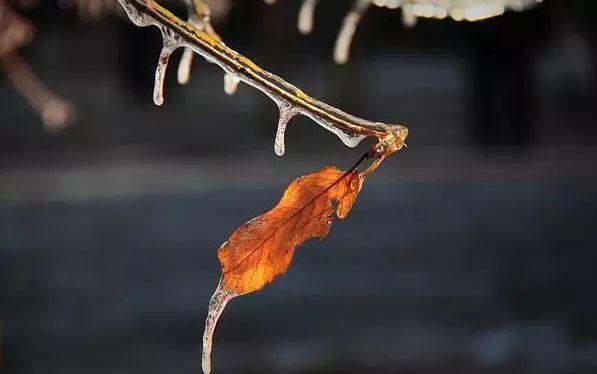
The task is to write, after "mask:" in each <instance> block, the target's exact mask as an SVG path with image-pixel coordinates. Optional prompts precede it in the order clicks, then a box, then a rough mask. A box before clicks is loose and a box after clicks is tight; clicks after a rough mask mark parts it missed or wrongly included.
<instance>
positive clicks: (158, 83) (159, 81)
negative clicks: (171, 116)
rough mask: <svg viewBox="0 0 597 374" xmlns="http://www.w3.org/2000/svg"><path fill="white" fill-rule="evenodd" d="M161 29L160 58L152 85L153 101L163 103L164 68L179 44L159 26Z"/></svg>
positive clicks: (157, 103) (158, 103) (156, 103)
mask: <svg viewBox="0 0 597 374" xmlns="http://www.w3.org/2000/svg"><path fill="white" fill-rule="evenodd" d="M160 30H161V31H162V38H163V46H162V51H161V52H160V58H159V59H158V64H157V66H156V68H155V81H154V85H153V103H154V104H155V105H162V104H163V103H164V80H165V79H166V69H167V68H168V61H169V60H170V55H171V54H172V52H174V51H175V50H176V48H178V47H179V46H180V44H179V43H178V42H177V41H176V40H175V39H174V38H173V37H171V36H170V35H169V33H168V31H166V30H164V29H163V28H160Z"/></svg>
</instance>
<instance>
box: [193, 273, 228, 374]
mask: <svg viewBox="0 0 597 374" xmlns="http://www.w3.org/2000/svg"><path fill="white" fill-rule="evenodd" d="M236 296H237V294H236V293H234V292H231V291H228V290H225V289H223V288H222V282H221V280H220V283H219V284H218V287H217V288H216V291H215V292H214V294H213V295H212V297H211V299H210V300H209V307H208V311H207V318H206V319H205V330H204V331H203V351H202V353H201V369H202V370H203V373H204V374H209V373H211V349H212V345H213V336H214V331H215V329H216V325H217V323H218V319H219V318H220V316H221V315H222V312H223V311H224V308H226V305H227V304H228V302H229V301H230V300H232V299H233V298H234V297H236Z"/></svg>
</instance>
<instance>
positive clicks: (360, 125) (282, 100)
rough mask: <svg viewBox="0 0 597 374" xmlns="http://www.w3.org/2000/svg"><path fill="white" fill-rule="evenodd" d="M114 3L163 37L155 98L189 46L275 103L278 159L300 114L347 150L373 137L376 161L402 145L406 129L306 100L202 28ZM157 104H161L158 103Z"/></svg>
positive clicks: (132, 0)
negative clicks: (175, 58)
mask: <svg viewBox="0 0 597 374" xmlns="http://www.w3.org/2000/svg"><path fill="white" fill-rule="evenodd" d="M118 1H119V2H120V4H121V5H122V6H123V8H124V9H125V11H126V13H127V14H128V16H129V18H130V19H131V21H132V22H133V23H134V24H135V25H137V26H140V27H144V26H156V27H158V29H160V31H161V33H162V36H163V38H164V47H163V49H162V53H161V54H160V60H159V62H158V69H157V71H156V87H158V90H157V91H159V92H158V95H157V96H158V99H159V98H161V96H160V95H159V94H160V93H161V89H160V87H161V85H162V81H163V76H164V71H165V67H166V65H167V61H168V57H169V56H170V54H171V53H172V52H173V51H174V50H176V49H177V48H190V49H192V50H193V51H194V52H196V53H198V54H199V55H201V56H203V57H204V58H205V59H206V60H208V61H210V62H213V63H215V64H217V65H219V66H220V67H221V68H222V69H223V70H224V71H225V72H226V74H230V75H232V76H233V77H236V79H238V80H240V81H242V82H244V83H246V84H248V85H250V86H253V87H255V88H257V89H258V90H260V91H262V92H263V93H265V94H266V95H267V96H268V97H270V98H271V99H272V100H273V101H274V102H275V103H276V104H277V105H278V107H279V109H280V121H279V125H278V133H277V136H276V146H275V149H276V153H277V154H278V155H281V154H283V153H284V146H283V137H284V129H285V127H286V124H287V122H288V121H289V120H290V119H291V118H292V117H293V116H295V115H299V114H300V115H304V116H307V117H309V118H311V119H312V120H314V121H315V122H316V123H318V124H320V125H321V126H323V127H324V128H326V129H328V130H329V131H331V132H333V133H335V134H336V135H337V136H338V137H340V139H341V140H342V141H343V142H344V144H346V145H347V146H349V147H355V146H356V145H357V144H358V143H359V142H360V141H361V140H362V139H364V138H366V137H375V138H377V143H376V144H375V145H374V146H373V147H372V153H373V154H374V155H376V156H377V157H378V158H379V159H383V158H385V157H387V156H388V155H389V154H391V153H394V152H395V151H397V150H399V149H402V148H403V147H404V142H405V139H406V137H407V135H408V130H407V128H406V127H404V126H402V125H395V124H387V123H382V122H373V121H368V120H365V119H362V118H358V117H355V116H353V115H350V114H348V113H345V112H343V111H342V110H340V109H338V108H335V107H333V106H331V105H328V104H326V103H324V102H321V101H319V100H316V99H314V98H312V97H310V96H308V95H307V94H305V93H304V92H303V91H301V90H300V89H299V88H297V87H295V86H293V85H292V84H290V83H288V82H286V81H284V80H283V79H282V78H280V77H278V76H276V75H274V74H271V73H269V72H267V71H266V70H264V69H262V68H260V67H259V66H257V65H256V64H255V63H253V62H252V61H251V60H249V59H248V58H246V57H244V56H242V55H241V54H239V53H237V52H235V51H234V50H232V49H230V48H228V47H227V46H226V45H225V44H224V43H223V42H222V41H220V40H217V39H216V38H214V37H213V36H212V35H210V34H209V33H207V32H205V31H204V30H201V29H200V28H197V27H194V26H193V25H191V24H189V23H187V22H185V21H183V20H181V19H179V18H178V17H176V16H175V15H173V14H172V13H171V12H170V11H168V10H167V9H165V8H163V7H162V6H160V5H159V4H158V3H156V2H155V1H153V0H118ZM154 97H155V95H154ZM156 103H161V101H160V100H156ZM279 138H281V142H282V144H281V147H280V144H279V142H280V139H279Z"/></svg>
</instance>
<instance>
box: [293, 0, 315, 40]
mask: <svg viewBox="0 0 597 374" xmlns="http://www.w3.org/2000/svg"><path fill="white" fill-rule="evenodd" d="M317 1H318V0H304V1H303V5H302V6H301V10H300V12H299V18H298V29H299V31H300V33H301V34H303V35H307V34H310V33H311V31H313V15H314V13H315V7H316V6H317Z"/></svg>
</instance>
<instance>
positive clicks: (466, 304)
mask: <svg viewBox="0 0 597 374" xmlns="http://www.w3.org/2000/svg"><path fill="white" fill-rule="evenodd" d="M349 5H350V2H349V1H322V2H321V4H320V6H319V8H318V10H317V15H316V27H315V31H314V33H313V34H312V35H311V36H307V37H303V36H300V34H299V33H298V31H297V30H296V26H295V25H296V16H297V13H298V8H299V6H300V1H298V0H284V1H280V2H279V4H277V5H275V6H273V7H269V6H266V5H264V4H263V3H262V2H261V1H258V0H250V1H236V2H234V4H233V7H232V8H231V11H230V13H229V14H228V16H227V17H226V19H225V20H223V21H222V22H219V23H217V24H216V27H217V30H218V31H219V32H220V33H221V35H222V36H223V37H224V39H225V40H226V42H227V44H228V45H230V46H232V47H233V48H235V49H237V50H238V51H240V52H242V53H245V54H246V55H248V56H249V57H250V58H252V59H254V60H255V61H256V62H257V63H259V64H260V65H262V66H264V67H266V68H268V69H270V70H271V71H273V72H276V73H277V74H279V75H281V76H283V77H284V78H286V79H287V80H289V81H290V82H293V83H295V84H297V85H298V86H300V87H301V88H303V89H305V90H306V91H307V92H309V93H310V94H312V95H313V96H315V97H317V98H321V99H323V100H325V101H326V102H328V103H330V104H333V105H336V106H339V107H340V108H343V109H345V110H347V111H348V112H350V113H354V114H357V115H359V116H362V117H365V118H369V119H373V120H386V121H391V122H403V123H405V124H406V125H407V126H408V127H409V128H410V130H411V135H410V138H409V141H408V143H409V147H408V149H407V150H405V151H404V152H400V153H398V154H397V155H395V156H394V157H393V158H392V159H391V160H389V161H387V162H386V163H385V164H384V165H383V167H381V168H380V169H379V170H378V172H376V173H375V174H374V175H373V176H372V177H370V178H369V179H368V180H367V183H366V186H365V188H364V190H363V192H362V193H361V195H360V196H359V199H358V202H357V204H356V205H355V207H354V209H353V211H352V213H351V215H350V216H349V217H348V219H346V220H345V221H343V222H339V223H336V225H335V226H334V227H333V229H332V233H331V235H330V236H329V237H328V238H327V239H326V240H325V241H323V242H318V241H310V242H308V243H307V244H306V245H304V246H303V247H300V248H299V249H298V250H297V254H296V256H295V261H294V263H293V265H292V267H291V269H290V271H289V272H288V274H287V275H286V276H284V277H282V278H280V279H279V280H278V281H277V282H276V283H274V284H273V285H271V286H269V287H267V288H266V289H265V290H263V291H262V292H259V293H257V294H253V295H250V296H246V297H242V298H238V299H235V300H233V301H232V302H231V304H230V305H229V307H228V309H227V310H226V311H225V313H224V315H223V317H222V319H221V321H220V324H219V326H218V329H217V331H216V336H215V346H214V353H213V365H214V370H215V372H217V373H595V372H597V320H596V318H595V316H596V315H597V299H596V298H595V291H596V289H597V275H596V274H595V264H596V263H597V261H596V260H597V254H596V252H597V251H596V249H597V232H596V229H597V227H596V226H595V222H596V218H597V198H596V187H597V165H596V162H597V148H596V145H597V127H596V126H595V115H596V114H597V90H596V88H597V84H596V82H597V81H596V71H595V69H596V64H595V62H596V59H597V27H596V26H595V20H596V19H597V18H595V17H596V16H597V4H596V3H595V2H594V1H588V0H587V1H582V0H579V1H557V0H545V1H544V4H542V5H541V6H539V7H537V8H536V9H533V10H529V11H526V12H522V13H506V15H504V16H503V17H500V18H496V19H492V20H488V21H485V22H480V23H475V24H470V23H468V24H467V23H456V22H451V21H437V20H420V22H419V24H418V25H417V26H416V27H415V28H414V29H405V28H404V27H403V26H402V24H401V18H400V12H399V11H387V10H382V9H378V8H375V9H372V10H371V11H370V12H369V13H368V14H367V15H366V16H365V18H364V19H363V23H362V24H361V26H360V28H359V31H358V32H357V34H356V38H355V40H354V43H353V49H352V56H351V60H350V61H349V63H348V64H347V65H346V66H341V67H339V66H336V65H334V63H333V62H332V59H331V55H332V47H333V43H334V39H335V37H336V35H337V32H338V29H339V27H340V24H341V21H342V17H343V15H344V14H345V12H346V10H347V9H348V7H349ZM181 9H182V8H179V10H181ZM25 15H26V16H27V17H29V18H30V19H31V20H33V21H34V22H35V25H36V27H37V36H36V38H35V40H34V41H33V43H32V44H30V45H29V46H28V47H27V48H25V49H24V50H23V54H24V55H25V57H26V58H27V59H28V60H29V61H30V62H31V64H32V65H33V67H34V69H35V70H36V71H37V72H38V73H39V74H40V75H41V76H42V77H43V79H44V80H45V81H46V83H47V84H48V85H49V86H50V87H52V88H53V89H54V90H56V91H57V92H59V93H60V94H61V95H63V96H64V97H66V98H69V99H71V100H72V101H73V103H74V105H75V106H76V108H77V110H78V120H77V121H76V123H75V124H74V125H73V126H72V127H69V128H67V129H65V130H64V131H63V132H61V133H58V134H55V135H50V134H48V133H46V132H45V131H44V130H43V126H42V123H41V121H40V120H39V118H38V117H37V116H36V114H35V112H33V111H32V110H31V109H30V108H29V107H28V105H27V104H26V102H25V100H24V99H23V98H22V97H21V96H19V94H18V93H17V92H16V91H15V90H14V89H13V88H12V86H11V85H10V83H9V81H8V80H6V79H5V78H1V80H0V323H1V350H2V353H1V354H2V356H1V357H2V362H1V366H0V371H1V372H2V373H4V372H6V373H40V372H43V373H102V374H103V373H172V372H180V373H197V372H199V371H200V352H201V334H202V331H203V323H204V318H205V315H206V309H207V303H208V300H209V297H210V295H211V293H212V292H213V290H214V288H215V286H216V284H217V280H218V277H219V273H220V268H219V264H218V262H217V259H216V256H215V253H216V250H217V248H218V247H219V245H220V244H221V243H222V242H223V241H224V240H225V239H226V238H227V237H228V235H229V234H230V233H231V232H232V231H233V230H234V229H235V228H236V227H237V226H238V225H239V224H241V223H242V222H244V221H246V220H247V219H249V218H251V217H253V216H256V215H258V214H261V213H263V212H264V211H266V210H267V209H269V208H270V207H271V206H273V204H274V203H275V202H276V201H277V200H278V198H279V196H280V194H281V192H282V191H283V189H284V187H285V185H286V184H287V183H289V182H290V181H291V180H292V179H293V178H295V177H297V176H299V175H303V174H306V173H309V172H312V171H315V170H318V169H319V168H321V167H322V166H324V165H327V164H332V163H333V164H335V165H337V166H339V167H344V168H346V167H349V166H350V165H351V164H352V163H353V162H354V161H355V160H356V159H357V158H358V157H359V156H360V155H361V154H362V152H363V151H364V150H365V149H366V148H367V144H365V143H366V142H364V143H363V145H361V146H360V147H359V148H358V149H357V150H351V149H348V148H346V147H344V146H343V145H342V144H341V143H340V142H339V141H338V139H337V138H336V137H335V136H334V135H332V134H330V133H328V132H326V131H325V130H323V129H322V128H320V127H319V126H317V125H315V124H314V123H313V122H311V121H309V120H307V119H305V118H298V119H294V120H293V122H292V125H291V126H290V128H289V131H288V132H287V153H286V155H285V156H284V157H282V158H279V157H276V156H275V155H274V153H273V149H272V146H273V134H274V132H275V125H276V122H277V108H276V107H275V106H274V105H273V104H272V103H271V102H270V101H269V99H267V98H266V97H265V96H264V95H262V94H260V93H259V92H257V91H256V90H254V89H252V88H249V87H247V86H244V85H241V86H240V87H239V91H238V92H237V94H236V95H235V96H233V97H228V96H226V94H225V93H224V92H223V87H222V85H223V77H222V74H221V71H220V70H219V69H218V68H217V67H215V66H214V65H211V64H206V63H205V61H203V60H202V59H197V60H196V63H195V65H194V69H193V75H192V77H191V82H190V84H189V85H188V86H187V87H181V86H179V85H178V84H177V83H176V79H175V78H176V65H177V60H178V56H180V53H177V55H176V57H175V58H174V59H173V61H172V66H171V68H170V70H169V72H168V81H167V85H166V98H165V99H166V102H165V105H164V106H163V107H156V106H154V105H153V104H152V102H151V90H152V84H153V71H154V63H155V61H156V60H157V57H158V54H159V49H160V38H159V33H158V32H157V31H156V29H155V28H152V29H139V28H136V27H134V26H133V25H132V24H131V23H129V22H128V20H127V19H125V18H124V17H116V16H113V17H106V18H104V19H102V20H99V21H96V22H82V21H81V20H80V19H79V18H78V17H77V15H76V12H75V11H73V10H64V9H61V8H60V7H58V6H57V4H56V2H54V1H47V2H43V4H42V5H41V6H40V7H39V8H37V9H35V10H32V11H29V12H27V13H25Z"/></svg>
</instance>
